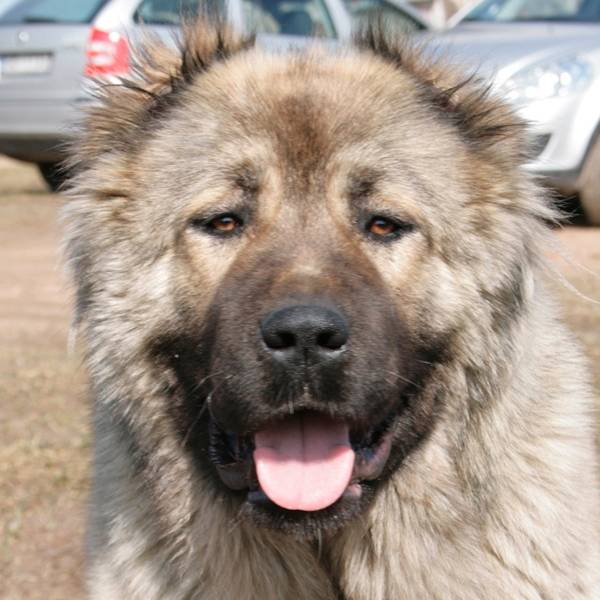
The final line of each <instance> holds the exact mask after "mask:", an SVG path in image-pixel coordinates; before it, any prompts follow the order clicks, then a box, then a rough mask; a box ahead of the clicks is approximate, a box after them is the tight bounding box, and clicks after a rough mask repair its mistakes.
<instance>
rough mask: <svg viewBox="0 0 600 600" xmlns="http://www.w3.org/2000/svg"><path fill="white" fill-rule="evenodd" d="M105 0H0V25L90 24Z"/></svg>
mask: <svg viewBox="0 0 600 600" xmlns="http://www.w3.org/2000/svg"><path fill="white" fill-rule="evenodd" d="M104 4H106V0H77V1H76V2H75V1H74V0H73V1H71V2H65V1H64V0H0V24H3V25H4V24H13V23H14V24H20V23H90V22H91V20H92V19H93V18H94V16H95V15H96V13H97V12H98V11H99V10H100V9H101V8H102V6H103V5H104Z"/></svg>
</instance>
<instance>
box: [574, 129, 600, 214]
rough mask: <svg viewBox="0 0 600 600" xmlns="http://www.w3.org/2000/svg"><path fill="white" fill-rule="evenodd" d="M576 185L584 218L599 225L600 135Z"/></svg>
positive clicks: (589, 153)
mask: <svg viewBox="0 0 600 600" xmlns="http://www.w3.org/2000/svg"><path fill="white" fill-rule="evenodd" d="M578 187H579V202H580V203H581V208H582V209H583V213H584V215H585V220H586V221H587V222H588V223H589V224H590V225H600V135H599V136H596V141H595V142H594V145H593V146H592V148H591V150H590V151H589V152H588V155H587V157H586V159H585V164H584V166H583V170H582V171H581V176H580V180H579V186H578Z"/></svg>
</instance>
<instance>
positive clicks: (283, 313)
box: [260, 305, 348, 361]
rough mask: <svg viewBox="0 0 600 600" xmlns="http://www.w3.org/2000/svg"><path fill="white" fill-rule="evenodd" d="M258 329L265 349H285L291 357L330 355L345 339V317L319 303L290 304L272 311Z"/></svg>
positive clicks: (305, 357)
mask: <svg viewBox="0 0 600 600" xmlns="http://www.w3.org/2000/svg"><path fill="white" fill-rule="evenodd" d="M260 332H261V335H262V338H263V341H264V343H265V345H266V347H267V349H268V350H270V351H271V352H277V351H283V350H284V351H286V352H285V355H286V360H290V361H296V360H300V359H304V360H306V359H307V357H312V358H313V359H315V358H316V357H317V356H318V355H321V358H325V356H332V354H331V353H332V352H334V351H336V350H340V349H341V348H342V347H343V346H344V345H345V344H346V342H347V341H348V327H347V325H346V320H345V318H344V317H343V316H342V315H341V314H340V313H339V312H337V311H336V310H333V309H331V308H326V307H324V306H319V305H293V306H287V307H285V308H281V309H278V310H276V311H273V312H272V313H270V314H268V315H267V316H266V317H265V318H264V319H263V320H262V321H261V324H260ZM278 356H279V358H282V357H283V355H278Z"/></svg>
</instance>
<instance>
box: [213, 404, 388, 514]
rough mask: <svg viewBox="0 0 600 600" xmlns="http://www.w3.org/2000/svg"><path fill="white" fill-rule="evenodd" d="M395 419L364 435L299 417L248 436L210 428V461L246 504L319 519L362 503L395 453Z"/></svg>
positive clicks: (320, 418) (319, 417)
mask: <svg viewBox="0 0 600 600" xmlns="http://www.w3.org/2000/svg"><path fill="white" fill-rule="evenodd" d="M392 422H393V417H391V416H390V417H389V418H387V419H385V420H384V421H382V422H381V423H380V424H379V425H377V426H376V427H374V428H372V429H371V430H370V431H368V432H366V433H364V432H363V433H359V432H357V431H353V430H352V428H351V427H350V426H349V425H348V424H346V423H344V422H343V421H339V420H335V419H333V418H331V417H330V416H328V415H325V414H322V413H318V412H314V411H301V412H298V413H295V414H293V415H290V416H288V417H286V418H285V419H283V420H279V421H276V422H273V423H270V424H268V425H266V426H265V427H264V428H262V429H260V430H259V431H257V432H255V433H253V434H248V435H242V436H240V435H236V434H231V433H227V432H225V431H223V430H221V429H220V428H219V427H218V426H217V425H216V423H215V422H214V421H212V420H211V426H210V458H211V461H212V462H213V463H214V464H215V466H216V470H217V473H218V474H219V476H220V478H221V480H222V481H223V483H224V484H225V485H226V486H227V487H228V488H230V489H232V490H236V491H240V492H243V491H246V492H247V501H248V502H250V503H255V504H265V503H266V504H269V505H275V506H277V507H279V508H280V509H284V510H287V511H303V512H306V513H315V512H317V511H321V510H324V509H326V508H328V507H330V506H332V505H333V504H335V503H336V502H337V501H338V500H340V499H341V498H351V499H354V500H358V499H360V497H361V495H362V486H361V484H362V483H364V482H368V481H373V480H375V479H377V478H378V477H379V476H380V475H381V473H382V471H383V469H384V467H385V465H386V463H387V460H388V457H389V455H390V450H391V443H392V434H391V424H392Z"/></svg>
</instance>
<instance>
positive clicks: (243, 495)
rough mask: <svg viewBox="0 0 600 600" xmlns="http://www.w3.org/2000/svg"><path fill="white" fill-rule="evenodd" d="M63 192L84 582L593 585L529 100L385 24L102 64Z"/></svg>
mask: <svg viewBox="0 0 600 600" xmlns="http://www.w3.org/2000/svg"><path fill="white" fill-rule="evenodd" d="M100 96H101V97H100V102H99V103H98V104H97V105H95V106H94V107H93V108H92V109H91V112H90V115H89V117H88V118H87V120H86V121H85V123H84V125H83V128H82V130H81V133H80V135H79V137H78V141H77V142H76V143H75V144H74V146H73V160H72V164H71V171H72V172H73V173H74V175H73V181H72V184H71V188H70V190H69V192H68V193H69V200H68V203H67V206H66V209H65V211H66V212H65V219H66V223H67V229H66V231H67V234H66V239H67V253H68V259H69V262H70V265H71V268H72V272H73V277H74V282H75V286H76V305H77V306H76V312H77V322H78V326H79V328H80V331H81V336H82V339H83V344H84V347H85V361H86V365H87V369H88V371H89V378H90V393H91V396H92V399H93V403H92V407H93V409H92V412H93V416H92V420H93V429H94V436H95V442H94V456H93V483H92V491H91V499H90V517H89V527H88V538H87V547H88V553H89V557H88V562H89V569H88V583H89V595H90V597H91V598H94V599H98V600H111V599H123V598H127V599H131V600H136V599H139V600H153V599H162V600H164V599H173V600H179V599H198V600H200V599H202V600H217V599H218V600H223V599H236V600H244V599H247V600H258V599H260V600H282V599H286V600H287V599H295V600H334V599H336V598H337V599H344V600H392V599H393V600H433V599H443V600H482V599H486V600H496V599H498V600H500V599H502V600H505V599H506V598H511V599H517V598H519V599H528V600H534V599H536V600H541V599H546V600H550V599H556V600H559V599H560V600H565V599H567V598H568V599H569V600H576V599H581V600H584V599H585V600H592V599H597V598H600V557H599V548H600V546H599V541H600V536H599V510H598V489H599V488H598V472H597V454H596V450H595V445H594V418H593V407H594V398H593V394H592V390H591V386H590V383H589V379H588V375H587V374H586V368H585V361H584V359H583V358H582V355H581V353H580V351H579V350H578V348H577V346H576V344H575V342H574V341H573V337H572V335H571V334H570V333H569V332H568V331H567V330H566V328H565V327H564V326H563V324H562V323H561V320H560V317H559V311H558V308H557V306H556V304H555V302H554V300H553V299H552V295H551V292H550V291H549V290H548V288H547V275H546V269H545V263H544V258H543V255H544V244H545V240H546V239H547V236H548V235H549V234H548V233H547V225H546V223H547V222H548V221H549V220H552V219H554V217H555V215H554V212H553V210H552V209H551V208H550V207H549V206H548V205H547V203H546V202H545V200H544V198H543V194H542V193H541V191H540V189H539V188H538V187H537V185H536V183H535V182H534V181H533V180H532V178H531V177H530V176H529V175H528V174H527V173H526V172H525V171H524V170H523V169H522V164H523V162H524V161H525V160H526V157H527V151H528V150H527V147H528V144H527V131H526V127H525V125H524V123H523V122H521V121H520V120H519V118H518V117H517V116H515V114H514V113H513V112H512V110H511V109H510V108H509V107H508V106H507V105H506V104H505V103H504V102H503V101H502V100H500V99H498V98H497V97H495V96H494V95H493V94H491V93H490V92H489V90H488V89H487V88H486V86H485V84H484V83H482V82H481V81H479V80H477V79H476V78H474V77H472V76H471V77H469V76H467V77H465V76H464V75H463V74H462V73H460V72H457V71H456V70H455V69H453V68H451V67H449V66H448V65H445V64H443V62H439V61H432V60H430V59H429V58H427V56H426V53H425V54H424V53H423V52H422V51H420V50H418V49H414V48H411V47H410V46H409V45H408V44H407V43H405V42H402V41H398V40H394V39H393V38H391V37H390V36H388V35H387V34H386V33H385V32H382V31H380V29H378V28H377V27H370V28H367V29H366V30H365V32H363V33H362V34H361V35H360V36H359V37H358V39H357V41H356V43H354V44H353V45H352V46H350V47H348V48H345V49H337V50H332V49H325V50H324V49H318V48H315V49H308V50H305V51H301V52H296V53H283V54H279V55H276V54H269V53H266V52H265V51H262V50H260V49H259V48H257V47H256V46H255V44H254V41H253V40H252V39H251V38H247V37H244V36H240V35H237V34H235V33H233V32H232V31H231V30H229V29H228V28H227V26H225V25H223V24H222V23H221V24H220V23H216V24H215V23H210V22H207V21H203V20H200V21H199V22H197V23H196V24H194V25H188V26H187V27H186V28H185V33H184V37H183V41H182V42H181V47H180V48H179V49H177V50H173V49H170V48H168V47H166V46H161V45H160V44H155V45H152V44H150V45H147V46H146V47H145V49H143V50H142V51H141V53H140V59H139V62H138V64H137V66H136V68H135V72H134V74H133V75H132V77H131V78H130V79H129V80H126V81H122V82H121V83H120V84H119V85H115V84H112V85H107V86H105V87H104V88H102V91H101V92H100Z"/></svg>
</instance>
